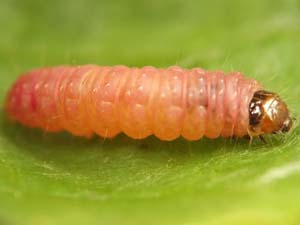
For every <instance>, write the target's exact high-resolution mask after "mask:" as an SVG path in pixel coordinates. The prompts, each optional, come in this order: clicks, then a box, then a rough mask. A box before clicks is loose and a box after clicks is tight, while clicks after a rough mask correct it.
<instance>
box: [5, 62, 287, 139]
mask: <svg viewBox="0 0 300 225" xmlns="http://www.w3.org/2000/svg"><path fill="white" fill-rule="evenodd" d="M5 109H6V112H7V114H8V116H9V118H10V119H11V120H14V121H17V122H19V123H21V124H24V125H25V126H28V127H37V128H41V129H43V130H45V131H48V132H59V131H62V130H66V131H68V132H70V133H72V134H73V135H76V136H85V137H91V136H92V135H93V134H97V135H99V136H101V137H105V138H113V137H115V136H116V135H117V134H119V133H121V132H124V133H125V134H126V135H128V136H129V137H131V138H134V139H142V138H145V137H147V136H149V135H155V136H156V137H158V138H159V139H161V140H168V141H169V140H174V139H176V138H178V137H179V136H183V137H184V138H186V139H187V140H198V139H201V138H202V137H203V136H206V137H208V138H217V137H219V136H221V137H232V136H236V137H243V136H246V135H249V136H251V137H253V136H259V135H262V134H271V133H277V132H287V131H288V130H290V128H291V127H292V120H291V118H290V115H289V111H288V109H287V106H286V104H285V103H284V102H283V101H282V100H281V99H280V98H279V96H278V95H276V94H274V93H271V92H267V91H264V90H263V87H262V85H261V84H260V83H258V82H257V81H256V80H254V79H248V78H245V77H244V76H243V75H242V74H241V73H239V72H233V73H229V74H227V75H226V74H224V72H222V71H205V70H203V69H200V68H194V69H183V68H180V67H177V66H172V67H169V68H167V69H160V68H154V67H151V66H146V67H143V68H128V67H126V66H113V67H109V66H96V65H85V66H73V67H72V66H58V67H52V68H42V69H36V70H33V71H30V72H28V73H25V74H23V75H22V76H21V77H20V78H19V79H18V80H17V81H16V83H15V84H14V85H13V87H12V88H11V90H10V91H9V93H8V95H7V99H6V105H5Z"/></svg>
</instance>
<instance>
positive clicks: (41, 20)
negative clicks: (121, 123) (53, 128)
mask: <svg viewBox="0 0 300 225" xmlns="http://www.w3.org/2000/svg"><path fill="white" fill-rule="evenodd" d="M299 21H300V5H299V1H297V0H289V1H283V0H282V1H280V0H279V1H271V0H262V1H261V0H253V1H238V0H228V1H215V0H213V1H193V0H186V1H181V0H173V1H171V0H166V1H159V0H152V1H144V0H128V1H96V0H95V1H92V0H89V1H84V0H79V1H71V0H66V1H58V0H54V1H37V0H25V1H9V0H4V1H1V3H0V27H1V35H0V83H1V87H0V97H1V99H2V101H4V98H5V94H6V92H7V91H8V89H9V87H10V85H12V83H13V82H14V80H15V79H16V78H17V77H18V75H19V74H20V73H22V72H24V71H26V70H29V69H32V68H36V67H43V66H51V65H58V64H91V63H94V64H99V65H116V64H124V65H128V66H144V65H153V66H157V67H167V66H169V65H174V64H177V65H180V66H183V67H187V68H192V67H196V66H198V67H203V68H205V69H211V70H224V71H227V72H228V71H232V70H235V71H237V70H238V71H241V72H243V73H245V74H247V76H248V77H253V78H255V79H257V80H259V81H260V82H262V83H263V84H264V85H265V87H266V89H267V90H271V91H275V92H277V93H279V94H280V95H281V96H282V98H283V99H285V100H286V101H287V103H288V105H289V107H290V109H291V112H292V114H293V115H294V116H295V117H296V118H297V117H298V115H299V94H300V88H299V83H300V63H299V52H300V41H299V40H300V22H299ZM267 141H268V143H267V144H264V143H261V142H259V141H257V140H256V141H254V143H253V144H252V145H250V144H249V142H248V141H247V140H242V139H221V138H220V139H216V140H209V139H202V140H199V141H196V142H188V141H186V140H184V139H181V138H180V139H178V140H175V141H172V142H162V141H160V140H158V139H156V138H155V137H150V138H147V139H145V140H140V141H136V140H131V139H130V138H128V137H126V136H125V135H120V136H118V137H117V138H115V139H112V140H109V139H106V140H103V139H101V138H96V137H95V138H93V139H91V140H86V139H82V138H76V137H72V136H71V135H69V134H66V133H60V134H47V133H44V132H42V131H39V130H35V129H29V128H25V127H22V126H20V125H16V124H13V123H11V122H10V121H8V120H7V118H6V116H5V114H4V112H3V110H2V119H1V122H0V224H5V225H6V224H8V225H14V224H23V225H29V224H30V225H44V224H45V225H52V224H53V225H54V224H55V225H58V224H59V225H69V224H70V225H71V224H72V225H73V224H105V225H108V224H128V225H135V224H136V225H141V224H145V225H147V224H149V225H150V224H157V225H159V224H161V225H168V224H172V225H176V224H178V225H179V224H182V225H198V224H205V225H212V224H225V225H226V224H230V225H231V224H247V225H250V224H251V225H252V224H253V225H254V224H260V225H276V224H278V225H281V224H295V225H296V224H299V222H300V216H299V215H300V207H299V204H300V188H299V186H300V139H299V128H298V124H297V122H296V124H295V128H294V130H293V131H292V132H291V133H289V134H287V135H273V136H269V137H267Z"/></svg>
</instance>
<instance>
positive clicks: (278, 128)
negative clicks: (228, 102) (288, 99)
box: [249, 90, 293, 136]
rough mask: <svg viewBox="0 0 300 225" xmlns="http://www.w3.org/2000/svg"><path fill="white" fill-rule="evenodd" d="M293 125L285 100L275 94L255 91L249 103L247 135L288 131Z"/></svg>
mask: <svg viewBox="0 0 300 225" xmlns="http://www.w3.org/2000/svg"><path fill="white" fill-rule="evenodd" d="M292 125H293V121H292V119H291V117H290V115H289V110H288V108H287V105H286V104H285V102H283V101H282V100H281V98H280V97H279V96H278V95H277V94H276V93H272V92H268V91H264V90H260V91H256V92H255V93H254V95H253V98H252V100H251V102H250V104H249V135H250V136H259V135H262V134H275V133H280V132H288V131H289V130H290V129H291V128H292Z"/></svg>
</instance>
